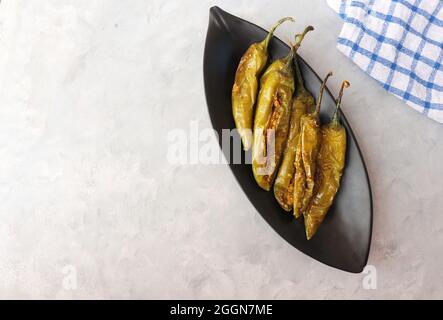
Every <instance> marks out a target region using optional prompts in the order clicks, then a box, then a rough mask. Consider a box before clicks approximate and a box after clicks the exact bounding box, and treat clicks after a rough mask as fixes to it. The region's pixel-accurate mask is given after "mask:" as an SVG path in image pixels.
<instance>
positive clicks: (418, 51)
mask: <svg viewBox="0 0 443 320" xmlns="http://www.w3.org/2000/svg"><path fill="white" fill-rule="evenodd" d="M417 2H419V1H417V0H416V1H415V3H417ZM442 3H443V2H441V1H440V2H439V4H438V5H437V6H436V8H435V10H434V14H435V13H437V12H438V11H440V9H441V4H442ZM430 27H431V24H430V23H428V24H427V25H426V27H425V29H424V30H423V34H427V33H428V31H429V28H430ZM425 45H426V41H424V40H423V39H422V40H421V41H420V44H419V46H418V49H417V56H421V54H422V52H423V48H424V47H425ZM417 64H418V59H414V60H413V61H412V65H411V72H413V73H415V69H416V68H417ZM428 80H429V77H428ZM428 82H429V81H428ZM413 85H414V79H413V78H409V82H408V87H407V89H406V92H410V91H411V90H412V87H413ZM428 90H431V88H429V87H426V91H428ZM423 107H424V108H425V110H426V109H429V102H428V101H426V103H425V104H424V105H423Z"/></svg>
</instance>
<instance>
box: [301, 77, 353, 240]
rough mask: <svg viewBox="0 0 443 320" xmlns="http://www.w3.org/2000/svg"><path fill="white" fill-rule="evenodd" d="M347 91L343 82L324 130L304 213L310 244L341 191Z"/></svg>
mask: <svg viewBox="0 0 443 320" xmlns="http://www.w3.org/2000/svg"><path fill="white" fill-rule="evenodd" d="M347 87H349V82H348V81H343V84H342V87H341V90H340V94H339V96H338V100H337V108H336V109H335V112H334V116H333V117H332V121H331V122H330V123H329V124H326V125H323V126H322V127H321V136H322V144H321V147H320V151H319V153H318V157H317V167H318V168H317V180H316V187H315V189H316V192H315V195H314V196H313V198H312V200H311V203H310V204H309V206H308V209H307V210H306V212H305V213H304V218H305V229H306V238H308V240H309V239H311V238H312V237H313V236H314V234H315V233H316V232H317V229H318V227H319V226H320V224H321V223H322V222H323V219H324V218H325V216H326V214H327V213H328V210H329V208H330V207H331V205H332V202H333V201H334V198H335V195H336V194H337V192H338V189H339V188H340V179H341V176H342V174H343V170H344V167H345V158H346V130H345V128H344V127H343V126H342V125H340V122H339V121H338V110H339V108H340V105H341V99H342V97H343V90H344V88H347Z"/></svg>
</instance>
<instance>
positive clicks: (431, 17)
mask: <svg viewBox="0 0 443 320" xmlns="http://www.w3.org/2000/svg"><path fill="white" fill-rule="evenodd" d="M392 1H395V2H398V3H401V4H403V5H404V6H405V7H406V8H408V9H409V10H411V11H414V12H417V13H418V14H420V15H422V16H423V17H425V18H426V19H428V21H429V22H430V23H433V24H435V25H437V26H439V27H443V20H440V19H439V18H437V17H436V16H435V14H430V13H429V12H426V11H425V10H423V9H421V8H419V7H418V6H415V5H412V4H411V3H409V2H408V1H405V0H392ZM441 1H442V0H440V2H441Z"/></svg>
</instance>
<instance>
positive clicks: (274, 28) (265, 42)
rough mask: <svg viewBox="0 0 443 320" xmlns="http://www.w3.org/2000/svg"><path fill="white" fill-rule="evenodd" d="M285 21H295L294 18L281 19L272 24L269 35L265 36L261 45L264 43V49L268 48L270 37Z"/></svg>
mask: <svg viewBox="0 0 443 320" xmlns="http://www.w3.org/2000/svg"><path fill="white" fill-rule="evenodd" d="M286 21H291V22H294V21H295V20H294V18H292V17H286V18H283V19H280V20H278V21H277V23H276V24H274V25H273V26H272V28H271V31H269V33H268V35H267V36H266V38H265V40H263V43H264V46H265V49H267V48H268V45H269V41H271V38H272V36H273V35H274V32H275V30H276V29H277V28H278V27H279V26H280V25H281V24H282V23H283V22H286Z"/></svg>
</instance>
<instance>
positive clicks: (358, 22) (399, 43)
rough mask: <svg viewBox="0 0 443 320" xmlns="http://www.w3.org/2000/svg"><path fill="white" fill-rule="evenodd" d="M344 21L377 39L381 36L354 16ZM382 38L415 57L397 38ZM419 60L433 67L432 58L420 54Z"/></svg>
mask: <svg viewBox="0 0 443 320" xmlns="http://www.w3.org/2000/svg"><path fill="white" fill-rule="evenodd" d="M346 22H349V23H351V24H353V25H355V26H357V27H359V28H361V29H362V30H363V31H364V32H366V33H367V34H368V35H369V36H371V37H372V38H374V39H378V38H379V37H381V35H380V34H379V33H377V32H375V31H372V30H370V29H367V28H366V27H365V25H364V24H363V23H362V22H361V21H359V20H357V19H355V18H347V19H346ZM405 31H406V30H405ZM384 40H385V42H384V43H386V44H389V45H392V46H393V47H395V49H396V50H398V51H400V52H403V53H404V54H406V55H408V56H410V57H411V58H415V52H414V51H412V50H409V49H408V48H406V47H405V46H403V44H402V43H401V42H399V41H398V40H395V39H392V38H389V37H385V38H384ZM419 60H420V61H421V62H423V63H426V64H427V65H428V66H430V67H432V68H434V67H435V66H436V64H435V61H434V60H431V59H429V58H427V57H425V56H420V57H419Z"/></svg>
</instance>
